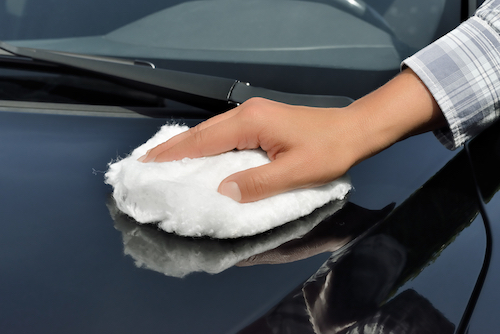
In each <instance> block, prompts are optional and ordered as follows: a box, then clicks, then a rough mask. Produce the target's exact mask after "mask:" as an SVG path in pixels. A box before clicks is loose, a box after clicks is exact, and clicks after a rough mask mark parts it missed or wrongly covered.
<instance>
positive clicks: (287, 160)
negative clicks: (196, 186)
mask: <svg viewBox="0 0 500 334" xmlns="http://www.w3.org/2000/svg"><path fill="white" fill-rule="evenodd" d="M294 156H295V155H294V154H289V155H286V154H285V155H283V156H281V157H280V158H278V159H276V160H273V161H272V162H271V163H269V164H266V165H263V166H260V167H255V168H251V169H247V170H244V171H241V172H238V173H235V174H233V175H230V176H228V177H227V178H226V179H224V180H223V181H222V182H221V184H220V185H219V189H218V191H219V193H221V194H222V195H224V196H227V197H230V198H232V199H233V200H235V201H237V202H240V203H248V202H254V201H258V200H261V199H264V198H267V197H271V196H274V195H277V194H280V193H284V192H286V191H289V190H292V189H297V188H306V187H310V186H313V185H319V184H316V182H314V181H313V180H314V178H315V175H314V173H298V172H297V171H298V170H301V171H304V170H305V169H306V168H307V167H306V166H303V164H302V163H301V162H300V160H299V159H296V158H295V157H294ZM302 176H305V178H304V177H302ZM339 176H340V175H339Z"/></svg>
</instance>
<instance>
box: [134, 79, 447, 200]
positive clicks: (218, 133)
mask: <svg viewBox="0 0 500 334" xmlns="http://www.w3.org/2000/svg"><path fill="white" fill-rule="evenodd" d="M442 123H443V116H442V114H441V112H440V110H439V107H437V104H436V102H435V101H434V99H433V97H432V95H430V93H429V92H428V90H427V89H426V87H425V86H423V84H422V83H421V82H420V80H419V78H418V77H417V76H416V75H415V74H414V73H413V72H412V71H411V70H406V71H404V72H403V73H402V74H401V75H399V76H397V77H396V78H395V79H394V80H392V81H390V82H389V83H388V84H386V85H384V86H383V87H382V88H380V89H379V90H377V91H375V92H374V93H372V94H369V95H367V96H366V97H364V98H362V99H360V100H358V101H356V102H354V103H353V104H351V105H350V106H348V107H346V108H341V109H336V108H313V107H304V106H292V105H286V104H282V103H278V102H274V101H269V100H265V99H261V98H253V99H250V100H248V101H247V102H245V103H243V104H242V105H240V106H238V107H237V108H234V109H232V110H230V111H228V112H226V113H224V114H220V115H217V116H215V117H213V118H211V119H209V120H207V121H205V122H203V123H200V124H199V125H197V126H196V127H193V128H191V129H189V130H188V131H186V132H184V133H182V134H179V135H178V136H175V137H173V138H171V139H170V140H168V141H166V142H165V143H163V144H160V145H158V146H157V147H155V148H153V149H152V150H150V151H148V153H147V154H146V155H144V156H143V157H141V158H140V159H139V160H140V161H142V162H145V163H147V162H153V161H154V162H163V161H173V160H179V159H182V158H186V157H187V158H199V157H203V156H211V155H217V154H220V153H223V152H227V151H231V150H233V149H237V150H245V149H255V148H259V147H260V148H261V149H263V150H264V151H266V152H267V155H268V157H269V159H270V160H271V163H269V164H266V165H263V166H260V167H256V168H251V169H248V170H245V171H241V172H238V173H235V174H233V175H230V176H228V177H227V178H226V179H224V180H223V181H222V182H221V184H220V185H219V188H218V191H219V192H220V193H221V194H223V195H226V196H228V197H230V198H232V199H234V200H236V201H238V202H242V203H245V202H252V201H257V200H260V199H263V198H266V197H270V196H273V195H276V194H279V193H282V192H286V191H289V190H292V189H298V188H309V187H315V186H319V185H322V184H325V183H328V182H330V181H333V180H334V179H336V178H338V177H340V176H342V175H343V174H345V173H346V172H347V171H348V170H349V168H351V167H352V166H353V165H355V164H356V163H358V162H360V161H362V160H364V159H366V158H368V157H370V156H372V155H374V154H376V153H378V152H380V151H381V150H383V149H385V148H387V147H388V146H390V145H392V144H393V143H395V142H396V141H398V140H400V139H402V138H405V137H407V136H409V135H413V134H416V133H420V132H424V131H428V130H430V129H433V128H436V127H437V126H442V125H443V124H442Z"/></svg>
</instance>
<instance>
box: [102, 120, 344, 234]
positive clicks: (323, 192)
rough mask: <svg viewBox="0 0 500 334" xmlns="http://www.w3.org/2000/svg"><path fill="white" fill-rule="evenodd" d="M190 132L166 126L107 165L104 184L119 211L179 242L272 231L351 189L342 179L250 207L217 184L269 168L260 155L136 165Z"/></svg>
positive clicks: (233, 153)
mask: <svg viewBox="0 0 500 334" xmlns="http://www.w3.org/2000/svg"><path fill="white" fill-rule="evenodd" d="M187 129H188V127H187V126H180V125H169V124H167V125H164V126H163V127H162V128H161V129H160V130H159V131H158V132H157V133H156V134H155V135H154V136H153V137H152V138H151V139H149V140H148V141H147V142H146V143H144V144H143V145H141V146H139V147H137V148H136V149H135V150H133V151H132V153H131V154H130V155H129V156H128V157H126V158H124V159H122V160H119V161H117V162H114V163H111V164H110V165H109V169H108V171H107V172H106V174H105V182H106V183H108V184H110V185H111V186H113V188H114V189H113V197H114V199H115V201H116V205H117V207H118V209H119V210H120V211H122V212H124V213H126V214H127V215H129V216H130V217H132V218H134V219H135V220H136V221H137V222H139V223H157V224H158V227H159V228H161V229H162V230H164V231H166V232H173V233H176V234H178V235H181V236H194V237H201V236H209V237H213V238H221V239H222V238H238V237H244V236H250V235H255V234H258V233H262V232H264V231H267V230H270V229H273V228H275V227H277V226H280V225H282V224H284V223H287V222H290V221H293V220H295V219H297V218H299V217H302V216H305V215H308V214H309V213H311V212H312V211H313V210H314V209H316V208H319V207H321V206H323V205H325V204H326V203H328V202H330V201H332V200H342V199H344V198H345V196H346V195H347V194H348V192H349V191H350V189H351V184H350V181H349V178H348V177H347V176H344V177H342V178H340V179H338V180H335V181H333V182H331V183H329V184H326V185H324V186H321V187H317V188H313V189H299V190H294V191H290V192H287V193H284V194H280V195H276V196H273V197H270V198H266V199H263V200H260V201H256V202H251V203H238V202H236V201H234V200H232V199H230V198H228V197H226V196H223V195H221V194H219V193H218V192H217V189H218V186H219V184H220V182H221V181H222V180H223V179H225V178H226V177H227V176H229V175H231V174H233V173H236V172H238V171H241V170H244V169H248V168H252V167H257V166H261V165H263V164H266V163H269V162H270V160H269V158H268V157H267V155H266V153H265V152H264V151H262V150H260V149H256V150H243V151H230V152H227V153H223V154H220V155H217V156H212V157H203V158H197V159H188V158H185V159H182V160H178V161H172V162H161V163H156V162H152V163H142V162H139V161H137V159H138V158H139V157H141V156H142V155H144V154H146V151H147V150H149V149H151V148H153V147H155V146H156V145H158V144H161V143H162V142H164V141H166V140H167V139H169V138H171V137H173V136H175V135H176V134H179V133H181V132H183V131H186V130H187Z"/></svg>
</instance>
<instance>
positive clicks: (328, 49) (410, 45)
mask: <svg viewBox="0 0 500 334" xmlns="http://www.w3.org/2000/svg"><path fill="white" fill-rule="evenodd" d="M458 2H459V1H454V0H421V1H418V2H415V1H412V0H365V1H363V0H315V1H291V0H245V1H243V0H205V1H179V0H168V1H165V0H146V1H140V2H139V1H130V0H129V1H122V0H99V1H94V0H92V1H89V0H85V1H83V0H74V1H71V2H68V1H64V0H50V1H38V0H4V1H3V6H0V40H4V41H22V42H20V43H18V44H19V45H23V46H32V47H41V48H48V49H56V50H63V51H72V52H80V53H91V54H101V55H112V56H123V57H144V58H158V59H184V60H185V59H191V60H208V61H239V62H260V63H280V64H293V65H307V66H318V67H344V68H373V69H377V70H383V69H388V68H393V67H394V66H396V65H399V62H400V60H401V59H402V57H405V56H407V55H408V54H409V53H411V52H413V51H414V50H416V49H419V48H421V47H423V46H425V45H426V44H428V43H430V42H431V41H432V40H433V39H435V38H436V37H437V36H439V35H440V34H442V33H443V32H446V31H447V30H449V29H451V28H453V27H454V26H455V25H456V24H457V23H458V18H459V6H458ZM367 51H368V53H369V55H370V58H366V57H365V55H366V54H367ZM368 59H371V61H367V60H368Z"/></svg>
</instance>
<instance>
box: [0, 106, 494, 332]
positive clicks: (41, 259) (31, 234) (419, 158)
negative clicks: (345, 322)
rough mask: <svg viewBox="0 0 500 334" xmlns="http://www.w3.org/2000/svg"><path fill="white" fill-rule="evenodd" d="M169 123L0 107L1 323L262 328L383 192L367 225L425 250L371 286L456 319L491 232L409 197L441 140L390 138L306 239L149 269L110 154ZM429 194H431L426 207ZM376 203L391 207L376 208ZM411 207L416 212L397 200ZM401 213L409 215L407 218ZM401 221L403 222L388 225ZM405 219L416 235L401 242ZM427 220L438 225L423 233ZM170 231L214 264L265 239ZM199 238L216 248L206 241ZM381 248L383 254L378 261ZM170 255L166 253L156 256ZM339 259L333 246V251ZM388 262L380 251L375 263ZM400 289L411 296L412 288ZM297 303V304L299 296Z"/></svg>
mask: <svg viewBox="0 0 500 334" xmlns="http://www.w3.org/2000/svg"><path fill="white" fill-rule="evenodd" d="M164 122H165V120H161V119H160V120H159V119H147V118H119V117H94V116H64V115H49V114H35V113H24V112H7V111H5V112H1V113H0V153H1V154H2V157H3V158H2V160H1V162H0V168H1V174H2V177H1V179H0V180H1V181H0V183H1V187H0V199H1V201H2V206H1V210H0V219H1V221H2V228H3V232H2V234H1V235H0V254H1V256H0V270H1V272H2V275H1V276H0V295H1V296H2V300H1V301H0V310H1V312H0V327H2V328H4V329H6V330H7V332H9V333H24V332H36V331H39V330H40V329H47V330H50V331H51V332H53V333H67V332H72V333H89V332H96V331H97V332H106V331H107V332H110V331H111V332H114V331H121V332H123V333H137V332H144V331H147V332H149V333H164V332H168V333H236V332H239V331H242V332H260V331H261V329H259V331H254V330H253V329H252V328H255V327H253V326H256V324H257V325H258V323H259V321H261V320H259V319H263V318H265V317H266V314H269V313H267V312H273V311H272V310H275V309H276V308H273V307H278V308H279V305H283V302H284V301H286V300H287V297H286V296H287V295H289V294H290V293H291V292H293V291H297V290H296V289H297V288H298V289H299V291H300V288H301V287H302V285H303V283H304V282H305V281H306V280H307V279H308V278H310V277H311V276H313V275H314V274H315V273H316V272H318V269H319V268H320V267H321V265H322V264H323V263H324V262H325V261H326V260H327V259H328V258H329V257H330V256H332V258H333V259H336V258H339V254H343V253H342V252H344V251H343V250H345V249H354V248H353V247H352V246H350V247H349V248H342V245H344V244H345V243H346V242H348V241H349V240H351V239H352V238H353V237H356V236H357V235H359V234H360V233H363V231H366V230H367V229H368V228H370V226H373V224H375V223H377V222H379V221H380V220H381V219H382V218H383V217H384V216H386V215H387V210H390V209H391V205H390V204H391V203H395V204H396V205H397V206H396V209H395V211H394V213H393V214H392V215H390V216H389V217H388V218H387V219H386V222H384V223H382V224H381V225H379V226H380V227H377V229H376V230H372V231H375V232H376V231H386V232H387V231H392V232H390V233H389V232H387V233H389V234H390V235H391V237H390V238H395V239H397V240H399V241H397V242H398V243H399V244H402V245H403V246H402V247H403V248H406V249H410V251H411V252H415V250H423V252H422V253H420V252H417V253H418V254H417V256H416V259H417V260H415V261H413V262H411V261H410V262H406V263H407V264H406V265H404V266H403V267H406V268H407V271H405V272H407V275H406V276H404V277H403V276H401V277H399V278H398V275H395V274H394V275H393V276H394V278H393V279H390V280H389V281H390V282H392V283H391V284H389V283H387V284H385V285H384V284H382V286H385V288H381V289H379V290H380V291H382V292H379V293H378V295H379V297H378V298H379V299H380V300H381V301H384V303H385V302H387V301H390V300H391V299H392V298H393V297H394V296H397V295H399V292H400V291H401V292H404V291H408V290H412V291H415V292H416V293H417V294H418V296H420V297H418V298H417V299H418V300H422V299H423V300H426V302H425V303H430V304H431V305H432V309H437V310H438V311H439V313H442V314H443V316H444V318H445V319H446V320H447V321H449V322H451V323H452V324H454V326H457V324H458V322H459V321H460V317H461V313H462V312H463V310H464V309H465V306H466V304H467V301H468V298H469V296H470V292H471V291H472V288H473V286H474V283H475V280H476V278H477V275H478V271H479V269H480V268H478V265H477V263H481V261H482V257H483V255H484V239H485V237H484V231H483V230H482V229H481V225H480V224H476V223H473V224H472V225H470V227H468V228H466V229H465V230H463V231H462V227H460V229H459V230H460V231H461V232H460V234H459V235H458V236H456V237H455V235H456V233H457V230H456V228H455V229H454V230H452V231H449V230H448V229H446V228H440V231H441V232H443V233H441V232H440V233H438V232H436V231H434V230H432V228H433V227H432V226H433V225H432V224H429V222H427V223H426V224H422V225H419V223H418V219H420V220H422V219H427V218H428V215H425V211H422V210H420V209H419V208H418V207H417V208H413V207H412V206H413V204H412V203H414V201H413V200H411V198H410V200H407V199H408V198H409V196H410V195H411V194H412V193H413V192H415V191H416V190H417V189H419V188H420V186H421V185H422V184H423V183H425V181H426V180H427V179H429V178H430V177H431V176H432V175H433V174H434V173H435V172H437V171H438V170H439V169H440V168H441V167H443V166H444V165H445V164H446V162H447V161H448V160H449V159H450V158H451V156H453V155H454V153H449V152H447V151H446V150H444V149H443V148H442V147H440V145H439V144H438V143H437V142H436V141H435V139H434V138H432V136H421V137H417V138H414V139H412V140H409V141H406V142H404V143H401V144H398V145H396V146H394V147H393V148H391V149H390V150H388V151H387V152H384V153H383V154H381V155H379V156H377V157H375V158H373V159H369V160H367V161H365V162H364V163H362V164H360V165H358V166H356V167H355V168H353V170H352V171H351V173H350V174H351V177H352V180H353V184H354V186H355V191H354V192H353V194H352V196H351V198H350V201H351V202H352V205H355V206H354V207H353V206H352V205H351V204H349V205H346V207H345V208H344V209H345V210H344V211H341V213H343V215H336V216H333V217H332V218H330V219H328V220H326V222H325V223H324V224H322V225H320V226H318V228H317V229H315V230H313V232H311V233H310V234H308V235H306V237H304V238H303V239H298V240H296V241H294V242H287V243H285V244H284V245H282V246H281V247H278V248H277V249H275V250H274V251H273V250H270V251H268V252H266V253H264V254H262V255H259V254H254V255H253V256H252V257H250V258H249V259H248V260H242V262H240V264H239V266H237V267H231V268H229V269H227V270H223V271H221V272H220V273H218V274H207V273H204V272H196V273H191V274H189V275H187V276H186V277H184V278H176V277H171V276H167V275H165V274H164V273H159V272H158V271H155V270H151V269H147V267H148V266H147V265H145V263H146V262H145V261H146V260H145V259H143V258H141V259H139V260H138V258H137V257H134V254H132V252H130V251H129V252H127V248H128V249H130V247H131V246H134V243H135V242H136V241H135V239H133V238H132V237H137V236H140V235H143V236H146V247H145V249H146V252H145V253H148V251H147V250H148V247H153V246H151V244H149V243H148V242H149V241H148V240H153V239H155V240H156V238H157V236H156V235H155V236H151V235H150V233H149V232H148V231H142V230H137V229H136V227H137V226H136V225H135V223H134V222H131V221H126V222H125V225H123V224H122V225H121V227H120V226H117V225H116V222H114V221H113V219H112V214H113V210H112V207H110V206H109V194H110V189H109V188H108V187H107V186H106V185H105V184H104V182H103V172H104V171H105V170H106V165H107V163H108V162H110V161H111V160H112V159H116V158H117V157H120V156H124V155H125V154H127V153H128V152H129V151H130V150H131V149H132V148H134V147H136V146H138V145H139V144H141V143H142V142H143V141H145V140H146V139H148V138H149V137H150V136H151V135H152V134H153V133H154V132H155V131H156V129H157V128H158V126H160V125H161V124H163V123H164ZM195 122H196V121H192V122H191V124H194V123H195ZM455 165H456V164H455ZM458 165H461V161H459V162H458ZM459 169H460V168H459ZM446 184H447V183H446V182H445V183H444V184H443V183H438V185H439V186H437V188H436V189H437V190H436V191H438V192H437V194H438V195H437V197H435V202H439V201H438V200H439V199H440V196H441V195H439V193H440V191H443V189H444V190H446V189H447V188H446V187H448V186H449V184H448V186H446ZM451 184H453V182H452V183H451ZM458 186H460V184H459V185H458ZM433 189H434V188H433ZM433 191H434V190H433ZM468 196H469V195H466V196H465V197H463V198H468ZM413 197H414V196H412V198H413ZM417 197H419V195H417ZM422 197H423V198H428V196H427V195H425V196H422ZM405 201H406V202H405ZM408 203H409V204H408ZM432 203H434V200H432V201H431V207H433V204H432ZM426 205H429V204H426ZM384 207H386V209H385V210H386V211H378V210H381V209H382V208H384ZM405 207H410V209H412V210H414V212H415V214H413V213H412V211H411V210H410V211H409V213H408V211H405V210H403V209H404V208H405ZM438 207H439V205H438ZM448 207H449V206H448ZM455 207H458V206H455ZM444 208H446V206H445V207H444ZM439 210H441V209H439ZM439 210H438V211H439ZM472 210H473V209H472ZM398 212H402V213H398ZM405 212H406V213H405ZM460 212H461V211H459V213H460ZM422 213H424V215H423V216H422ZM398 216H399V218H398ZM431 216H432V215H431ZM391 217H392V218H391ZM405 217H406V218H405ZM408 217H410V218H412V220H414V221H407V218H408ZM445 222H446V221H445ZM405 224H406V227H407V228H406V227H405ZM384 226H386V227H384ZM387 226H389V227H387ZM390 226H393V227H392V228H391V227H390ZM395 226H396V227H397V226H400V228H399V229H398V228H396V229H395V230H394V227H395ZM443 226H444V227H445V226H446V224H445V225H443ZM443 226H442V227H443ZM460 226H462V225H460ZM379 229H380V230H379ZM398 231H399V232H398ZM404 231H408V233H410V236H412V237H411V238H410V240H415V241H416V243H414V244H410V245H406V244H405V241H404V240H407V239H406V237H405V233H403V232H404ZM386 232H384V233H386ZM373 233H374V232H372V234H373ZM387 233H386V234H387ZM426 233H427V235H437V236H442V238H441V237H439V238H437V239H436V240H437V243H430V242H428V240H429V238H428V237H426ZM161 237H162V236H160V238H161ZM167 238H170V239H166V240H172V238H173V239H176V237H175V236H168V237H167ZM398 238H399V239H398ZM365 239H366V238H365ZM400 239H401V240H402V241H401V240H400ZM142 240H144V239H142ZM357 240H362V239H360V238H358V239H357ZM363 240H364V239H363ZM177 241H178V242H179V245H180V244H186V243H187V245H188V246H187V248H186V247H185V248H184V253H185V250H186V249H187V250H189V251H192V249H193V248H197V249H198V250H199V252H198V253H196V252H194V253H195V254H198V257H197V258H196V261H200V259H199V258H202V260H201V262H203V263H204V265H207V266H212V268H213V267H214V266H215V267H217V266H218V265H219V264H220V263H219V262H220V261H223V259H224V258H225V257H227V256H228V255H227V254H228V252H229V254H231V253H233V252H234V251H235V250H241V249H243V247H244V246H242V245H243V244H245V245H246V246H245V247H247V246H248V245H251V244H252V242H254V243H255V244H256V245H257V244H259V245H260V244H261V243H262V240H259V239H258V238H254V240H239V241H238V242H235V243H231V242H229V243H228V242H226V241H216V240H215V241H213V240H212V241H209V240H203V239H202V240H196V239H190V240H177ZM449 241H453V242H452V243H451V245H450V246H449V247H447V248H446V249H444V250H442V251H441V250H440V249H441V248H442V247H441V246H439V245H440V243H441V245H442V246H443V247H444V246H446V245H447V244H448V243H449ZM206 243H209V246H208V249H210V250H211V252H212V255H210V252H208V253H207V251H206V250H205V251H204V249H207V247H205V248H203V244H206ZM360 243H361V242H360ZM168 244H171V242H170V241H169V242H168ZM471 244H473V245H474V247H470V245H471ZM141 245H142V244H140V245H139V246H138V247H139V248H141V247H142V246H141ZM147 245H149V246H147ZM318 245H319V246H320V247H318ZM250 247H254V246H250ZM370 247H372V246H370ZM400 247H401V246H397V247H396V248H397V249H400ZM408 247H409V248H408ZM436 247H437V248H436ZM339 248H340V249H341V250H340V253H339V250H338V249H339ZM136 249H137V247H136ZM142 249H144V247H142ZM157 249H158V248H157ZM315 249H320V251H315ZM426 249H428V252H427V253H426V252H425V250H426ZM214 250H217V251H214ZM124 251H125V252H127V254H128V255H124ZM175 252H181V253H182V252H183V250H182V247H180V248H179V247H177V248H175V249H173V250H172V249H167V250H164V249H163V248H161V249H159V251H158V252H157V253H155V254H156V255H158V254H161V256H163V257H167V258H168V257H173V254H174V253H175ZM332 252H333V253H332ZM402 252H403V253H406V252H407V251H402ZM318 253H319V254H318ZM377 253H380V254H383V253H384V252H383V251H380V252H372V253H371V254H375V255H374V256H375V258H377V256H376V254H377ZM214 254H216V255H217V256H215V257H214ZM221 254H223V255H222V256H221ZM361 254H365V253H363V252H362V253H361ZM173 258H175V257H173ZM383 258H384V257H382V260H378V261H382V262H380V263H386V260H383ZM406 258H409V256H408V255H406ZM414 258H415V257H414ZM164 259H165V258H164ZM221 259H222V260H221ZM141 261H142V262H141ZM193 261H194V260H193ZM218 261H219V262H218ZM343 261H344V262H345V261H346V260H343ZM165 262H168V261H165V260H164V261H163V262H162V263H165ZM173 262H174V263H176V261H173ZM337 262H338V261H333V262H332V259H330V261H329V262H328V263H333V264H335V263H337ZM134 263H137V264H143V267H142V268H138V267H137V266H136V264H134ZM345 263H348V262H345ZM345 263H344V264H343V266H345V265H346V264H345ZM361 263H363V262H361ZM386 266H387V263H386V264H384V265H383V267H386ZM399 266H401V265H399ZM145 267H146V268H145ZM341 267H342V266H341ZM355 268H357V269H356V270H355V271H352V270H354V269H355ZM387 268H388V267H387ZM419 268H420V269H419ZM352 270H351V271H345V272H346V273H348V272H353V273H354V272H356V271H358V270H362V271H364V269H363V266H361V267H359V266H356V267H353V269H352ZM399 270H400V271H401V269H399ZM320 272H321V270H320ZM389 272H393V270H392V269H391V270H389ZM316 276H317V274H316ZM383 277H385V276H383ZM391 277H392V276H391ZM405 277H406V278H405ZM407 277H410V278H411V279H410V280H408V279H407ZM383 281H386V280H385V279H382V282H383ZM361 283H362V282H360V284H361ZM339 284H340V283H339ZM352 288H355V287H352ZM384 291H385V292H384ZM412 293H413V292H412ZM404 296H409V298H410V300H413V299H412V298H414V296H415V295H414V294H410V295H408V294H404V295H403V297H404ZM342 298H348V299H349V298H350V297H349V295H344V296H343V297H342ZM405 298H407V297H405ZM398 300H400V299H398ZM302 305H303V306H302V309H304V307H305V304H302ZM353 305H355V304H353ZM332 307H335V305H333V306H332ZM354 310H355V311H356V310H361V309H358V308H356V307H355V308H354ZM356 312H357V311H356ZM363 314H364V315H365V316H366V314H365V313H363ZM356 317H357V316H356ZM282 319H284V321H285V320H286V319H285V318H282ZM297 319H299V320H300V319H301V318H300V317H296V316H293V315H292V320H294V321H295V320H297ZM307 323H309V324H310V322H309V320H307ZM282 324H283V323H278V324H276V325H277V326H280V325H282ZM275 329H276V328H275ZM311 329H312V328H311Z"/></svg>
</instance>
